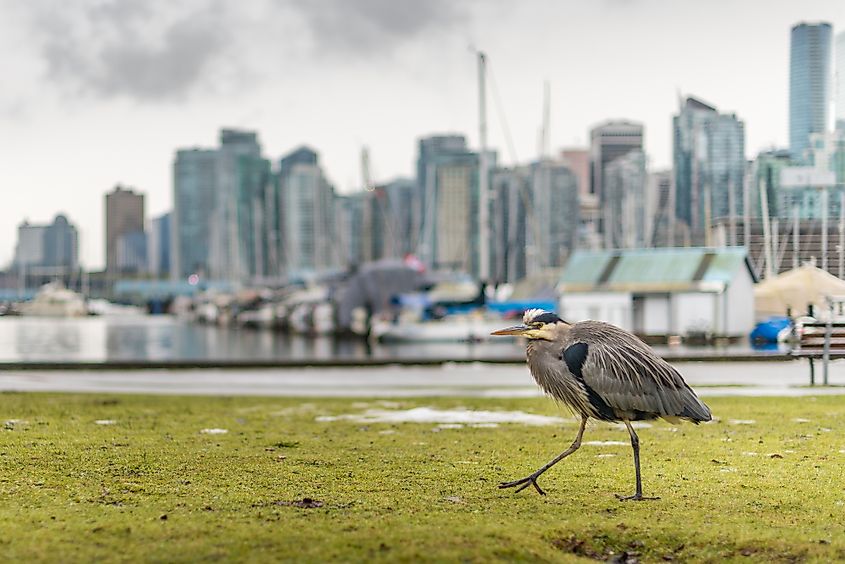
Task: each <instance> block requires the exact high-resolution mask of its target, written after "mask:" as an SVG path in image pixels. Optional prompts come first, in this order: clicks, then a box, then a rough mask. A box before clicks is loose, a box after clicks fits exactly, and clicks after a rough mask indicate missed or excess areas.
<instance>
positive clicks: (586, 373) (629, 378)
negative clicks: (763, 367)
mask: <svg viewBox="0 0 845 564" xmlns="http://www.w3.org/2000/svg"><path fill="white" fill-rule="evenodd" d="M626 337H627V335H626ZM633 339H635V337H633V336H631V337H630V338H625V339H621V338H619V339H612V340H608V341H598V342H595V343H589V344H588V347H589V352H588V354H587V355H586V358H585V360H584V362H583V365H582V366H581V378H582V379H583V381H584V384H585V385H586V386H588V387H589V388H591V389H592V390H594V391H595V392H596V393H597V394H598V395H599V396H601V398H602V399H603V400H604V401H605V402H606V403H607V404H608V405H609V406H611V407H613V408H614V409H618V410H622V411H629V412H636V411H639V412H643V413H648V414H654V415H657V416H661V417H682V418H685V419H689V420H691V421H709V420H710V410H709V409H708V408H707V406H706V405H704V404H703V403H702V402H701V400H699V399H698V397H697V396H696V395H695V393H694V392H693V391H692V390H691V389H690V387H689V386H687V384H686V382H684V379H683V378H682V377H681V375H680V373H678V371H677V370H675V369H674V368H673V367H672V366H671V365H670V364H669V363H667V362H666V361H664V360H663V359H661V358H660V357H658V356H657V355H655V354H654V353H653V352H652V351H651V349H649V348H648V347H647V346H646V345H645V344H642V343H641V342H634V341H633Z"/></svg>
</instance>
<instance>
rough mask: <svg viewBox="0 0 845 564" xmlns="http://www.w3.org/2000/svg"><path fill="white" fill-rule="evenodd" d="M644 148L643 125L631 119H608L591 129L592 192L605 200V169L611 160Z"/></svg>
mask: <svg viewBox="0 0 845 564" xmlns="http://www.w3.org/2000/svg"><path fill="white" fill-rule="evenodd" d="M642 148H643V126H642V124H639V123H635V122H630V121H624V120H623V121H607V122H604V123H602V124H599V125H597V126H596V127H594V128H593V129H592V130H591V131H590V171H591V172H590V174H591V177H592V185H591V186H590V192H591V193H592V194H596V196H598V198H599V203H603V202H604V189H603V186H604V169H605V167H606V166H607V164H608V163H610V162H611V161H613V160H615V159H617V158H619V157H621V156H623V155H625V154H627V153H629V152H630V151H634V150H637V149H639V150H642Z"/></svg>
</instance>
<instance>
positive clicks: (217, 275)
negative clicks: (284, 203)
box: [171, 129, 278, 283]
mask: <svg viewBox="0 0 845 564" xmlns="http://www.w3.org/2000/svg"><path fill="white" fill-rule="evenodd" d="M277 188H278V186H277V185H276V184H275V183H274V182H273V179H272V178H271V175H270V162H269V161H268V160H266V159H264V158H263V157H262V156H261V146H260V144H259V143H258V137H257V135H256V133H255V132H252V131H241V130H236V129H222V130H221V131H220V147H219V148H217V149H186V150H180V151H178V152H177V153H176V162H175V163H174V179H173V189H174V198H173V200H174V209H173V225H172V231H173V236H172V238H171V250H172V257H171V258H172V261H173V267H172V268H171V277H173V278H177V279H178V278H184V277H187V276H190V275H192V274H197V275H201V276H205V277H207V278H210V279H212V280H224V281H228V282H236V283H247V282H251V281H254V280H258V279H261V278H263V277H265V276H267V275H269V274H271V273H270V260H269V256H270V247H271V246H272V245H273V244H275V241H274V240H272V239H271V238H270V235H271V234H272V233H273V232H272V230H271V229H270V228H268V225H269V224H270V223H272V222H274V221H275V220H276V217H275V214H276V212H277V210H278V206H277V205H276V203H277V202H276V199H274V198H275V196H276V190H277ZM276 258H277V257H274V259H276ZM273 266H277V265H276V264H275V263H274V264H273Z"/></svg>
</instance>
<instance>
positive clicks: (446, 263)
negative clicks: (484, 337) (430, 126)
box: [411, 135, 496, 275]
mask: <svg viewBox="0 0 845 564" xmlns="http://www.w3.org/2000/svg"><path fill="white" fill-rule="evenodd" d="M495 162H496V156H495V154H490V155H489V156H488V158H487V163H488V166H490V167H491V168H493V167H495ZM478 170H479V158H478V154H477V153H473V152H471V151H469V150H468V149H467V147H466V140H465V139H464V137H463V136H461V135H438V136H432V137H426V138H423V139H420V141H419V155H418V158H417V189H418V201H419V202H420V205H419V206H418V207H417V209H418V210H419V212H417V213H415V214H414V219H415V221H414V226H413V228H412V230H411V231H412V234H413V233H419V236H418V238H417V240H416V243H417V244H416V245H413V243H414V241H412V246H415V247H416V248H417V249H418V254H419V256H420V259H422V261H423V262H425V263H426V264H428V265H430V266H432V267H434V268H446V269H457V270H463V271H464V272H468V273H471V274H474V275H477V274H478V268H479V257H478V200H479V190H478Z"/></svg>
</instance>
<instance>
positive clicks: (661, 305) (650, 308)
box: [642, 294, 671, 335]
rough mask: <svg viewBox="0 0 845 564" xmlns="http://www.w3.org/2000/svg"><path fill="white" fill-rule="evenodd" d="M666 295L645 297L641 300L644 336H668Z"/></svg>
mask: <svg viewBox="0 0 845 564" xmlns="http://www.w3.org/2000/svg"><path fill="white" fill-rule="evenodd" d="M669 299H670V298H669V295H668V294H655V295H647V296H644V298H643V308H644V312H643V327H642V332H643V333H644V334H646V335H668V334H669V333H670V329H671V317H670V311H671V308H670V307H669V305H670V304H669Z"/></svg>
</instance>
